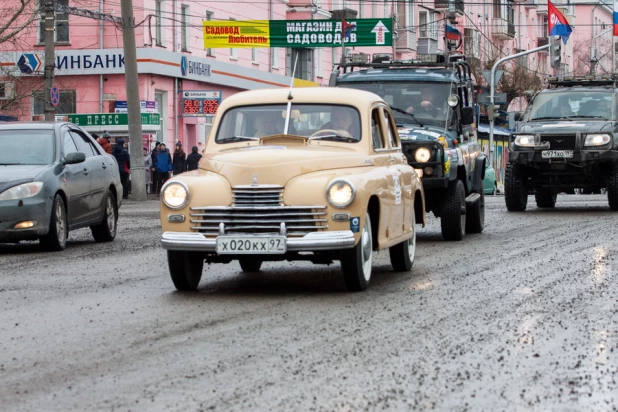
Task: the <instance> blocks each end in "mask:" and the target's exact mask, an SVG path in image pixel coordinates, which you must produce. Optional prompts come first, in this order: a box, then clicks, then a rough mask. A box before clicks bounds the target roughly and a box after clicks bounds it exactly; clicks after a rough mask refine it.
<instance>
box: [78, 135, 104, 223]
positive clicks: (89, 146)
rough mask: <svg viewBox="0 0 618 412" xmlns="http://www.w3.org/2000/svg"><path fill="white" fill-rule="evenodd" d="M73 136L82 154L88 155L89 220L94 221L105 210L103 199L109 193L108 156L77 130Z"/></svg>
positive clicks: (86, 164)
mask: <svg viewBox="0 0 618 412" xmlns="http://www.w3.org/2000/svg"><path fill="white" fill-rule="evenodd" d="M71 135H72V136H73V140H75V143H76V144H77V147H78V149H79V151H80V152H83V153H85V154H86V161H85V162H84V165H85V167H86V168H87V169H88V175H89V177H90V191H89V196H88V204H89V210H88V212H87V218H88V219H94V218H97V217H99V216H100V215H101V213H102V210H103V197H104V196H105V194H106V193H107V187H108V185H109V180H108V179H107V174H108V173H107V170H106V169H107V168H108V162H106V160H107V159H106V156H107V154H105V155H103V154H102V153H100V152H99V150H98V149H97V147H96V145H95V144H94V143H93V142H92V138H91V137H90V136H88V135H86V134H85V133H84V132H83V131H81V130H79V129H77V128H71Z"/></svg>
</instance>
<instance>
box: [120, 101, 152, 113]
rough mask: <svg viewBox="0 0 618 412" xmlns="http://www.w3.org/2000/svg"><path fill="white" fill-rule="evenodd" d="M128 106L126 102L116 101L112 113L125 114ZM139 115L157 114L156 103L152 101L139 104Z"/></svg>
mask: <svg viewBox="0 0 618 412" xmlns="http://www.w3.org/2000/svg"><path fill="white" fill-rule="evenodd" d="M128 108H129V105H128V104H127V101H126V100H116V103H115V104H114V112H115V113H127V112H128ZM139 109H140V113H157V112H158V107H157V102H156V101H152V100H147V101H144V100H142V101H141V102H139Z"/></svg>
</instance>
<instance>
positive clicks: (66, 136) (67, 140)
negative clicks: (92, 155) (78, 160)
mask: <svg viewBox="0 0 618 412" xmlns="http://www.w3.org/2000/svg"><path fill="white" fill-rule="evenodd" d="M77 151H78V150H77V146H76V145H75V142H74V141H73V138H72V137H71V134H70V133H69V131H68V130H65V131H64V132H63V133H62V154H63V155H66V154H68V153H75V152H77Z"/></svg>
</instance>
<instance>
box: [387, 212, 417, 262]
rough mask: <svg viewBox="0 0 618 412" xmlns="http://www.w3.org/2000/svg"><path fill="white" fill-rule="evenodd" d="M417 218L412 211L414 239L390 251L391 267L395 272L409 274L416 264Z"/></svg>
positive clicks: (393, 247)
mask: <svg viewBox="0 0 618 412" xmlns="http://www.w3.org/2000/svg"><path fill="white" fill-rule="evenodd" d="M415 223H416V218H415V216H414V210H412V237H411V238H410V239H407V240H404V241H403V242H401V243H398V244H396V245H394V246H391V247H390V248H389V249H388V253H389V255H390V258H391V266H392V267H393V270H394V271H395V272H408V271H409V270H410V269H412V265H413V264H414V255H415V254H416V228H415V227H414V225H415Z"/></svg>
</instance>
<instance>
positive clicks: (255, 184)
mask: <svg viewBox="0 0 618 412" xmlns="http://www.w3.org/2000/svg"><path fill="white" fill-rule="evenodd" d="M257 185H258V176H257V173H254V174H253V177H252V179H251V186H257Z"/></svg>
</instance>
